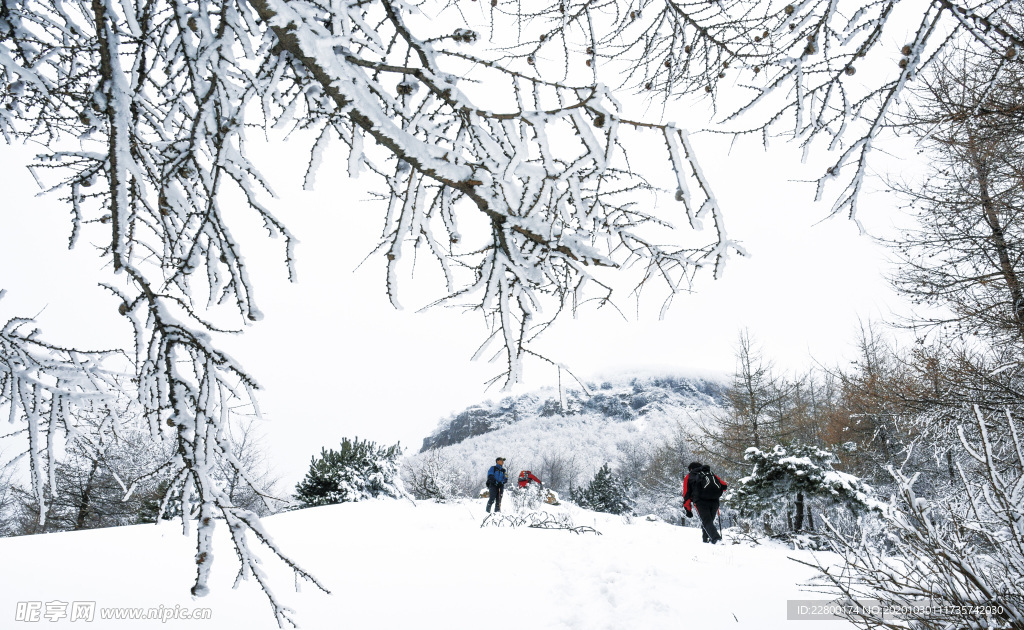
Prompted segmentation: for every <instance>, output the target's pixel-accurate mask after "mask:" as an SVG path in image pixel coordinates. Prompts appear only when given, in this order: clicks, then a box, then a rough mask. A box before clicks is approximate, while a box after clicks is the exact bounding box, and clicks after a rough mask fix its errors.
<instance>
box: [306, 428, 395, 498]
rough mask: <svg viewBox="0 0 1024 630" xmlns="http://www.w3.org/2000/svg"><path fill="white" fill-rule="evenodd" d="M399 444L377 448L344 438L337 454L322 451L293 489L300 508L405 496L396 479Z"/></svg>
mask: <svg viewBox="0 0 1024 630" xmlns="http://www.w3.org/2000/svg"><path fill="white" fill-rule="evenodd" d="M401 456H402V449H401V447H400V446H399V445H398V444H394V445H392V446H378V445H377V444H376V443H374V442H371V441H370V440H360V439H359V438H358V437H357V438H356V439H354V440H349V439H348V438H343V439H342V441H341V447H340V448H339V449H338V450H334V449H327V448H324V449H322V450H321V452H320V457H313V458H312V459H311V460H310V463H309V470H308V471H307V472H306V476H305V477H304V478H303V479H302V481H300V482H299V483H298V484H297V485H296V486H295V498H296V499H298V500H299V501H300V502H301V503H302V504H303V505H306V506H314V505H330V504H333V503H345V502H349V501H364V500H366V499H374V498H377V497H392V498H400V497H403V496H405V491H404V490H403V489H402V483H401V479H400V478H399V476H398V464H399V462H398V459H399V458H400V457H401Z"/></svg>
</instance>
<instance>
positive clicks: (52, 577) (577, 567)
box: [0, 501, 849, 630]
mask: <svg viewBox="0 0 1024 630" xmlns="http://www.w3.org/2000/svg"><path fill="white" fill-rule="evenodd" d="M556 509H561V508H556ZM570 515H571V517H572V518H573V521H574V523H575V524H576V525H588V526H591V527H594V528H596V529H597V530H599V531H600V532H601V533H602V535H600V536H597V535H595V534H582V535H577V534H574V533H571V532H568V531H564V530H541V529H529V528H518V529H512V528H495V527H486V528H481V527H480V523H481V521H482V519H483V517H484V510H483V501H472V502H466V503H461V504H449V505H438V504H434V503H419V504H417V505H413V504H412V502H410V501H371V502H365V503H349V504H343V505H333V506H327V507H321V508H313V509H308V510H301V511H297V512H291V513H287V514H280V515H278V516H274V517H271V518H268V519H266V520H265V523H266V527H267V529H268V530H269V531H270V533H271V535H272V536H273V537H274V539H275V541H276V542H277V543H278V544H280V545H281V546H282V547H283V548H284V549H285V550H286V551H287V552H288V553H290V554H291V556H292V558H294V559H295V560H297V561H298V563H299V564H300V565H301V566H303V567H304V568H306V569H307V570H309V571H311V572H312V573H313V574H314V575H315V576H317V577H318V578H319V579H320V580H321V581H322V582H323V583H324V584H325V585H326V586H327V587H328V588H330V589H331V591H332V594H331V595H325V594H323V593H321V592H319V591H318V590H317V589H316V588H315V587H313V586H312V585H310V584H303V585H302V589H301V592H298V593H297V592H295V589H294V584H293V580H292V578H291V574H290V572H289V571H288V570H287V569H286V568H285V567H284V566H283V565H282V564H280V563H279V562H277V561H272V560H269V554H267V553H266V552H263V553H261V556H262V557H264V558H265V559H266V564H265V566H266V568H267V570H268V571H270V572H271V573H272V574H273V577H274V579H275V584H276V586H275V588H274V592H275V594H276V595H277V596H278V597H279V598H280V599H282V600H283V601H284V602H286V603H287V604H288V605H289V606H290V607H292V608H293V609H294V610H295V611H296V612H295V618H296V620H297V621H298V623H299V625H300V626H301V627H303V628H310V629H316V630H319V629H336V628H352V629H356V630H374V629H380V630H397V629H403V630H412V629H417V630H419V629H428V630H429V629H438V630H441V629H444V630H463V629H465V630H470V629H474V630H475V629H483V628H502V629H514V630H520V629H522V630H604V629H607V630H620V629H621V630H649V629H661V628H665V629H669V628H672V629H683V628H694V629H697V628H699V629H702V630H716V629H719V628H759V629H774V628H786V629H787V630H814V629H816V628H825V629H828V630H844V629H846V628H848V627H849V626H848V625H847V624H846V623H845V622H841V621H786V602H787V600H790V599H820V598H821V597H822V596H820V595H817V594H815V593H809V592H807V591H806V590H803V588H802V586H804V585H806V584H807V583H808V582H809V580H811V578H812V577H813V574H814V571H812V570H811V569H809V568H808V567H806V566H803V565H801V564H798V563H796V562H794V561H792V560H790V559H788V558H789V557H790V556H792V557H799V558H804V559H809V558H810V554H808V553H806V552H799V551H796V552H794V551H791V550H786V549H782V548H765V547H757V548H750V547H747V546H744V545H721V546H714V547H713V546H711V545H704V544H701V542H700V533H699V530H697V529H693V528H685V529H684V528H680V527H672V526H669V525H666V524H664V523H651V522H645V521H643V520H642V519H633V522H632V523H631V524H627V523H626V522H624V521H623V519H621V518H619V517H614V516H609V515H605V514H596V513H593V512H587V511H582V510H577V509H575V508H572V512H571V514H570ZM217 534H218V536H219V538H218V540H217V547H216V548H215V550H216V553H217V556H216V560H215V563H214V567H213V578H212V580H211V587H212V592H211V594H210V595H208V596H207V597H204V598H199V599H193V598H191V596H190V595H189V594H188V588H189V586H191V583H192V579H193V576H194V572H195V565H194V564H193V561H192V556H193V554H194V546H193V544H192V542H191V541H190V539H188V538H185V537H183V536H182V535H181V526H180V524H171V523H166V524H162V525H160V526H153V525H148V526H146V525H142V526H134V527H121V528H111V529H103V530H93V531H88V532H69V533H61V534H47V535H41V536H28V537H21V538H13V539H12V538H8V539H0V559H2V560H0V562H2V565H3V572H2V576H0V628H85V629H93V630H96V629H101V630H102V629H106V628H112V629H117V628H125V629H127V628H133V629H134V628H149V627H152V628H217V629H221V628H224V629H234V628H238V629H240V630H241V629H244V630H259V629H262V628H276V627H277V625H276V623H275V622H274V621H273V618H272V616H271V614H270V608H269V605H268V604H267V603H266V599H265V597H264V595H263V594H262V592H261V591H260V590H259V588H258V586H257V585H256V584H255V582H246V583H243V584H242V585H241V586H240V587H239V588H238V589H237V590H232V589H231V585H232V582H233V580H234V577H235V571H236V568H237V562H236V560H235V557H234V553H233V551H232V550H231V547H230V545H229V543H228V540H227V539H226V536H225V531H224V528H223V527H219V528H218V531H217ZM253 546H254V547H255V543H253ZM90 601H92V602H95V603H96V608H95V611H96V612H95V613H94V621H92V622H88V621H85V620H83V619H78V620H76V621H71V620H70V612H71V611H70V607H71V605H73V604H74V602H90ZM18 602H23V603H22V604H21V605H20V606H21V609H20V612H19V604H18ZM24 602H40V603H41V604H40V605H41V606H42V608H41V610H39V611H38V612H39V614H40V615H41V616H40V617H39V621H36V622H31V621H17V619H18V617H19V615H20V617H21V618H27V617H28V616H29V615H30V614H31V612H30V608H27V607H26V606H29V607H30V606H32V605H31V604H25V603H24ZM54 602H59V603H54ZM60 603H66V604H68V606H67V607H65V608H64V609H66V610H67V611H68V616H66V617H63V618H60V619H57V620H55V621H50V620H49V619H48V618H47V617H46V616H45V613H46V612H47V605H49V606H50V610H51V611H52V612H56V614H58V615H59V614H60V612H61V610H62V607H61V605H60ZM161 605H162V606H163V607H164V610H173V609H174V607H175V606H179V607H182V608H188V609H194V608H197V607H203V608H208V609H209V616H210V619H209V620H205V619H204V620H195V619H192V620H181V619H178V620H174V619H170V620H168V621H166V622H162V621H158V620H147V621H139V620H124V619H123V620H109V619H108V620H103V619H101V618H100V609H101V608H112V607H138V608H157V607H159V606H161Z"/></svg>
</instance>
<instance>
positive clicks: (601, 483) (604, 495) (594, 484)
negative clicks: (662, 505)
mask: <svg viewBox="0 0 1024 630" xmlns="http://www.w3.org/2000/svg"><path fill="white" fill-rule="evenodd" d="M572 500H573V502H574V503H576V505H578V506H580V507H583V508H587V509H589V510H594V511H596V512H608V513H609V514H630V513H631V512H632V511H633V507H632V502H631V500H630V496H629V490H628V489H627V488H626V484H625V483H624V482H623V481H622V479H620V478H619V476H618V475H616V474H615V473H613V472H612V469H611V467H609V466H608V464H605V465H603V466H601V468H600V469H599V470H598V471H597V473H595V474H594V478H593V479H592V480H591V481H590V483H588V484H587V486H586V487H585V488H578V489H575V490H573V492H572Z"/></svg>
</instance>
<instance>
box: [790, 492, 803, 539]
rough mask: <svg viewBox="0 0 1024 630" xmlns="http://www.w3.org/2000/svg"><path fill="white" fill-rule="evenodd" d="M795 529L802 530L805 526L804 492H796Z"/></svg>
mask: <svg viewBox="0 0 1024 630" xmlns="http://www.w3.org/2000/svg"><path fill="white" fill-rule="evenodd" d="M793 525H794V527H793V531H797V532H798V531H800V530H802V529H803V528H804V493H803V492H797V493H796V522H795V523H794V524H793Z"/></svg>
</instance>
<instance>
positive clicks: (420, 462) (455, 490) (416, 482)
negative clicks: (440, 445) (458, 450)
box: [402, 449, 476, 502]
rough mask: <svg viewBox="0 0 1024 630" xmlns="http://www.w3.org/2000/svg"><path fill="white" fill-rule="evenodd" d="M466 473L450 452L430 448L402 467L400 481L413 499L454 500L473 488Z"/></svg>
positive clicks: (474, 485)
mask: <svg viewBox="0 0 1024 630" xmlns="http://www.w3.org/2000/svg"><path fill="white" fill-rule="evenodd" d="M473 479H474V478H473V477H472V475H470V474H469V472H467V471H466V470H465V469H464V468H462V466H460V464H459V462H458V461H456V459H455V458H454V457H452V456H451V454H450V453H448V452H446V451H443V450H440V449H431V450H430V451H427V452H426V453H424V454H423V455H422V456H421V457H419V458H417V459H415V460H407V461H406V465H405V466H403V467H402V480H403V481H404V483H405V487H406V489H407V490H408V491H409V493H410V494H412V496H413V498H415V499H420V500H423V499H435V500H437V501H442V502H443V501H453V500H456V499H460V498H463V497H468V496H470V492H471V490H472V489H473V488H475V487H476V484H475V483H474V481H473Z"/></svg>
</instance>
